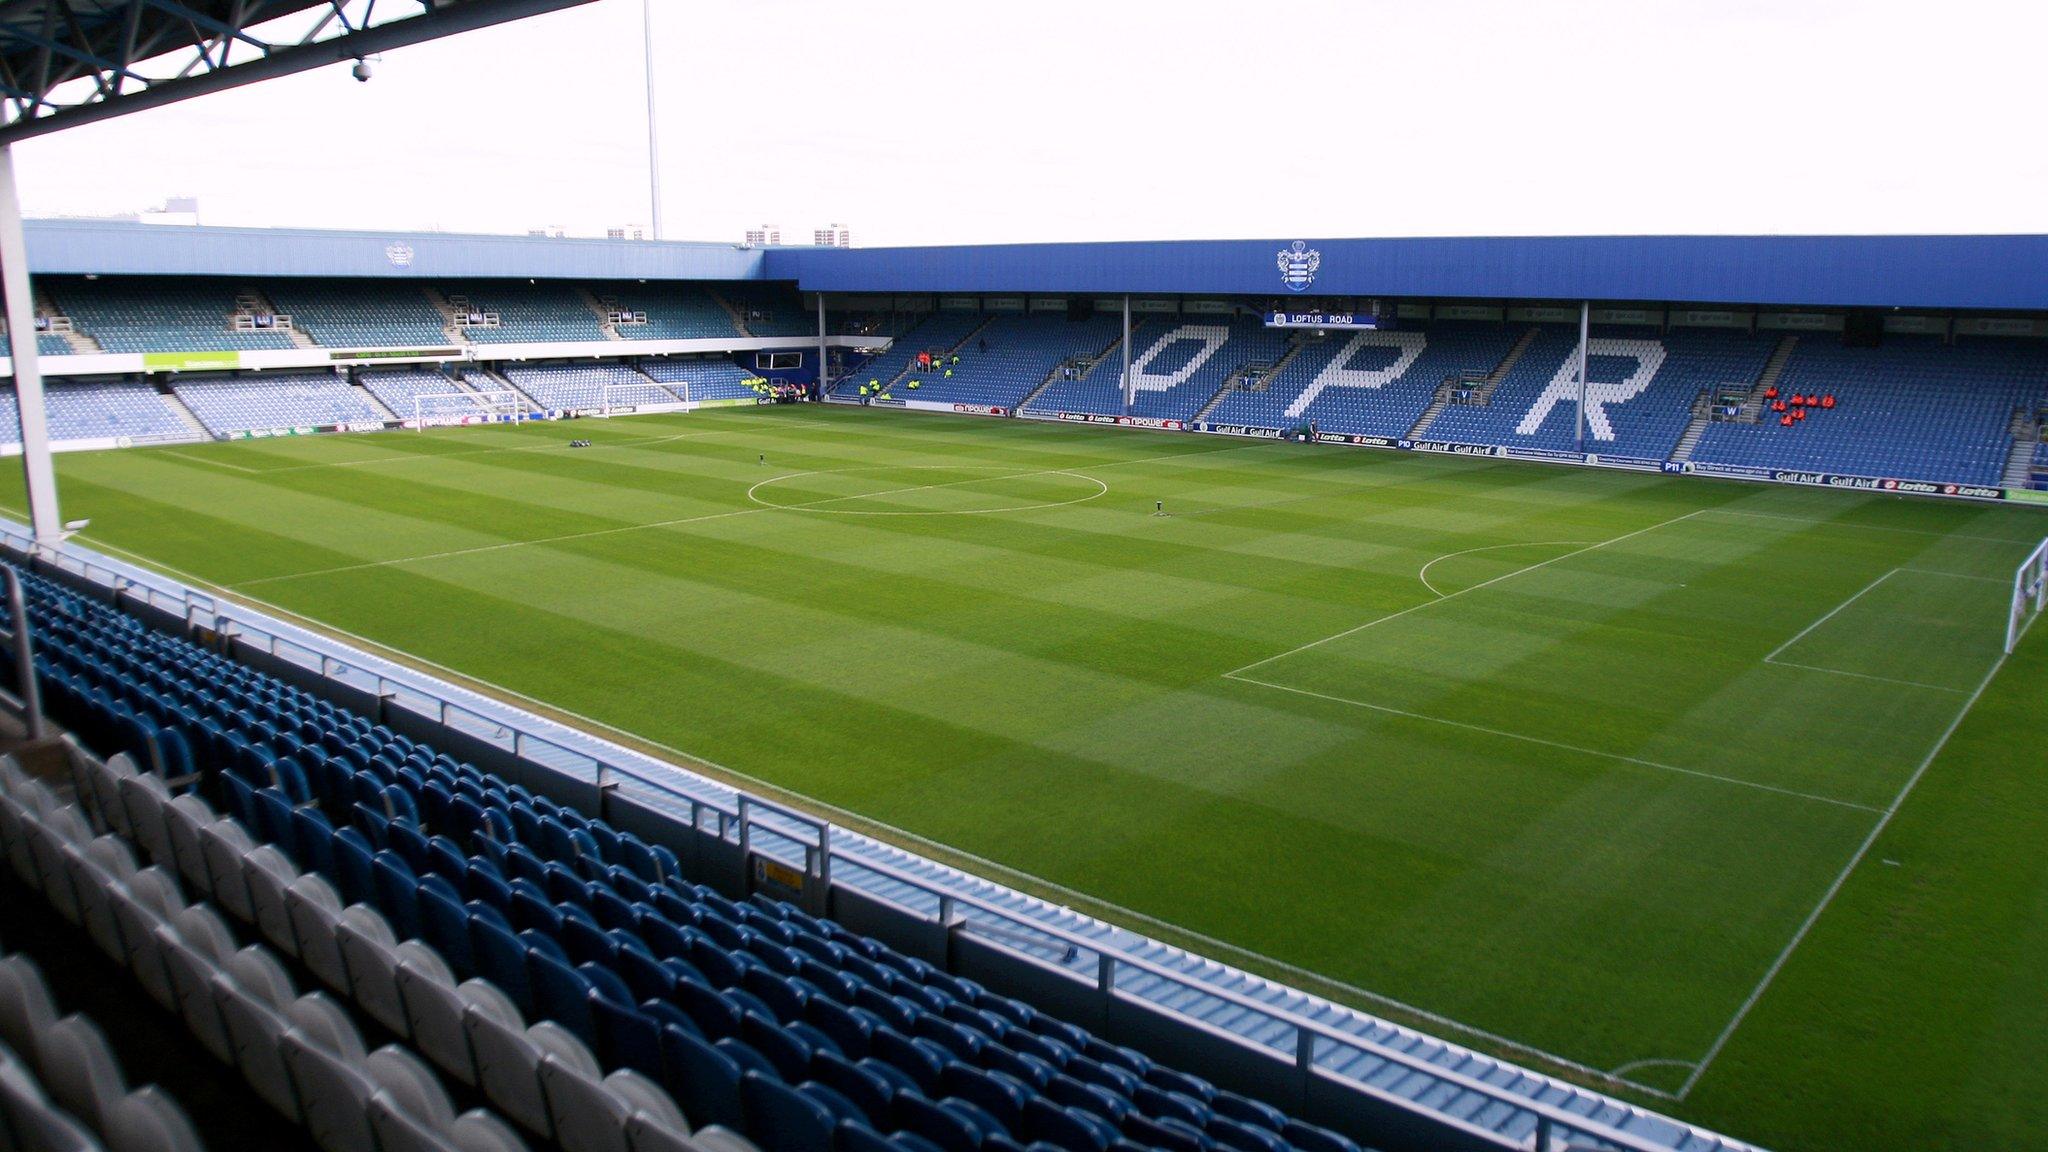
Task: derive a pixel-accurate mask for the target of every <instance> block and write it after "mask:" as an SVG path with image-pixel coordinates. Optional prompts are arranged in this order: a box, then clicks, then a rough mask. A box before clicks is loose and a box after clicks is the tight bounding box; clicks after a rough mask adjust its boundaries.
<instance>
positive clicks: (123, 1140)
mask: <svg viewBox="0 0 2048 1152" xmlns="http://www.w3.org/2000/svg"><path fill="white" fill-rule="evenodd" d="M100 1131H101V1134H102V1135H104V1136H105V1137H106V1138H107V1152H206V1148H205V1145H203V1144H201V1143H200V1142H199V1134H198V1133H197V1132H195V1131H193V1129H192V1120H191V1118H190V1117H188V1116H186V1115H185V1110H184V1109H182V1108H180V1107H178V1105H177V1103H176V1102H175V1101H173V1100H172V1099H171V1098H170V1097H169V1096H167V1095H165V1094H164V1093H162V1092H159V1091H157V1090H156V1089H155V1088H138V1089H136V1090H135V1091H133V1092H130V1093H129V1094H128V1095H127V1096H126V1097H125V1098H123V1099H121V1100H120V1101H118V1102H116V1103H115V1104H114V1105H113V1107H112V1108H111V1109H110V1110H109V1114H108V1115H107V1116H106V1118H105V1120H104V1123H103V1126H102V1127H101V1129H100Z"/></svg>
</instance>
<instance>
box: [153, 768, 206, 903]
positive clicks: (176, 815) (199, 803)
mask: <svg viewBox="0 0 2048 1152" xmlns="http://www.w3.org/2000/svg"><path fill="white" fill-rule="evenodd" d="M163 811H164V838H165V839H167V840H169V841H170V843H171V858H172V859H174V860H176V861H177V862H178V875H179V876H181V877H183V878H184V880H185V883H186V885H187V886H188V889H189V890H190V891H191V892H192V893H193V895H195V896H198V897H208V896H211V895H212V894H213V877H212V876H211V875H209V874H208V873H207V871H206V855H205V853H204V852H203V851H202V850H201V848H200V846H199V830H200V829H202V828H204V827H206V826H207V825H209V824H211V823H213V822H214V820H215V819H216V817H215V816H214V814H213V809H211V808H208V807H207V806H206V801H204V800H201V799H200V798H199V797H197V796H194V795H192V794H191V793H189V792H188V793H186V794H185V795H183V796H176V797H173V798H172V799H171V800H170V802H169V803H167V804H165V805H164V810H163Z"/></svg>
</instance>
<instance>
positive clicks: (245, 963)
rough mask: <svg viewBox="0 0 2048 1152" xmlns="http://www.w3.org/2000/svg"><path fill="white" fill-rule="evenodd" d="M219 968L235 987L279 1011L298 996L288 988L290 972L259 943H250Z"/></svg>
mask: <svg viewBox="0 0 2048 1152" xmlns="http://www.w3.org/2000/svg"><path fill="white" fill-rule="evenodd" d="M221 971H223V972H225V973H226V974H227V975H228V977H229V978H230V979H232V980H233V981H234V982H235V986H236V987H238V988H240V989H241V990H242V991H244V992H247V993H248V994H250V995H251V996H254V997H256V998H257V999H259V1000H261V1001H263V1002H264V1003H266V1004H269V1005H270V1006H271V1007H273V1008H276V1009H278V1010H279V1011H283V1010H284V1008H285V1007H286V1006H287V1005H289V1004H290V1003H291V1002H292V1001H293V1000H296V999H298V996H299V992H298V989H296V988H294V987H292V977H291V973H289V972H286V971H285V969H284V965H283V964H281V963H279V962H278V959H277V957H276V956H274V955H272V954H271V952H270V950H269V949H267V948H265V947H263V946H262V945H261V944H251V945H249V946H248V947H247V948H244V949H242V950H241V951H239V952H237V953H235V954H234V955H233V956H230V957H228V958H227V961H226V963H224V964H222V965H221Z"/></svg>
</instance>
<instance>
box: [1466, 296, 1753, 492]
mask: <svg viewBox="0 0 2048 1152" xmlns="http://www.w3.org/2000/svg"><path fill="white" fill-rule="evenodd" d="M1591 339H1592V341H1593V342H1592V345H1591V347H1590V349H1589V351H1590V353H1591V355H1590V357H1589V361H1590V362H1589V364H1588V366H1587V375H1588V377H1589V380H1590V388H1589V393H1588V402H1587V406H1586V420H1585V423H1586V439H1585V450H1586V451H1588V452H1597V453H1600V454H1603V455H1614V456H1624V457H1633V458H1636V459H1642V460H1655V461H1662V460H1665V459H1667V458H1668V457H1669V456H1670V454H1671V450H1672V449H1673V448H1674V447H1675V446H1676V445H1677V443H1678V438H1679V436H1680V434H1681V433H1683V432H1684V431H1685V426H1686V424H1687V423H1689V422H1690V420H1691V411H1692V403H1693V401H1694V399H1695V398H1696V397H1697V396H1698V394H1699V393H1700V391H1701V390H1703V389H1711V388H1714V387H1717V386H1722V385H1733V386H1736V387H1738V388H1740V389H1741V390H1745V391H1746V390H1747V389H1748V387H1749V386H1750V384H1751V383H1752V382H1754V381H1755V380H1756V378H1757V376H1758V374H1759V373H1761V372H1762V371H1763V366H1764V362H1765V361H1766V360H1768V359H1769V358H1770V354H1771V350H1772V349H1773V348H1774V347H1776V345H1777V340H1776V338H1775V336H1774V335H1772V334H1769V333H1750V332H1738V331H1722V330H1718V329H1672V330H1670V331H1668V332H1663V333H1661V334H1660V333H1658V332H1656V331H1655V330H1651V329H1637V328H1611V327H1607V328H1603V327H1596V328H1595V329H1594V331H1593V334H1592V337H1591ZM1577 348H1578V332H1577V331H1575V330H1573V329H1571V328H1569V327H1567V326H1561V325H1560V326H1557V327H1544V328H1542V329H1540V330H1539V332H1538V334H1537V336H1536V338H1535V340H1534V341H1533V342H1532V343H1531V344H1530V345H1529V348H1528V351H1527V352H1526V353H1525V354H1524V355H1523V356H1522V358H1521V359H1520V360H1519V361H1518V362H1517V363H1516V364H1515V367H1514V369H1513V370H1512V371H1510V372H1509V373H1508V375H1507V377H1506V378H1505V379H1504V380H1503V381H1502V382H1501V384H1500V387H1499V388H1498V389H1497V390H1496V391H1494V392H1493V394H1492V396H1491V402H1490V403H1488V404H1484V405H1475V404H1453V405H1451V406H1449V407H1447V408H1445V409H1444V411H1443V414H1442V415H1440V416H1438V417H1437V419H1436V421H1435V422H1434V423H1433V424H1432V425H1431V426H1430V428H1429V430H1428V434H1429V436H1430V437H1431V438H1432V439H1439V440H1452V441H1460V442H1466V443H1476V444H1500V445H1506V446H1508V447H1515V448H1536V449H1547V450H1552V451H1562V452H1569V451H1573V450H1575V449H1576V448H1577V447H1578V418H1579V411H1578V390H1579V386H1578V376H1577V372H1578V368H1577V362H1576V354H1577Z"/></svg>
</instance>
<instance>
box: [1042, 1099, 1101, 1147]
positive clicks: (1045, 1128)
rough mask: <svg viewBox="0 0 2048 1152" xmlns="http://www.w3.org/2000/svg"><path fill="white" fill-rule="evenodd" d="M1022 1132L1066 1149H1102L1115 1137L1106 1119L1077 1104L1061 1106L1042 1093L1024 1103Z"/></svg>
mask: <svg viewBox="0 0 2048 1152" xmlns="http://www.w3.org/2000/svg"><path fill="white" fill-rule="evenodd" d="M1022 1135H1023V1136H1024V1137H1025V1138H1026V1139H1030V1140H1043V1141H1045V1142H1046V1143H1048V1144H1056V1145H1058V1146H1059V1147H1061V1148H1064V1149H1066V1150H1067V1152H1104V1150H1105V1149H1107V1148H1108V1147H1109V1146H1110V1144H1111V1143H1112V1142H1113V1141H1114V1140H1115V1139H1116V1136H1117V1129H1116V1127H1115V1126H1114V1125H1112V1124H1111V1123H1110V1122H1109V1121H1107V1120H1104V1119H1103V1118H1101V1117H1100V1116H1096V1115H1094V1114H1093V1113H1089V1112H1083V1111H1081V1110H1080V1109H1077V1108H1063V1107H1061V1106H1060V1105H1058V1104H1055V1103H1053V1102H1052V1101H1051V1100H1048V1099H1046V1098H1045V1097H1043V1096H1038V1097H1034V1098H1032V1099H1031V1100H1030V1101H1029V1102H1027V1103H1026V1104H1025V1105H1024V1126H1023V1130H1022Z"/></svg>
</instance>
